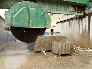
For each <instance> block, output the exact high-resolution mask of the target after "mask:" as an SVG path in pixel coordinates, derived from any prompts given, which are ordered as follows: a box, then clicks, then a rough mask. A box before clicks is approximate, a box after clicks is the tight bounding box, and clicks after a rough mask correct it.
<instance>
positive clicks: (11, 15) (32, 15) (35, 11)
mask: <svg viewBox="0 0 92 69" xmlns="http://www.w3.org/2000/svg"><path fill="white" fill-rule="evenodd" d="M5 20H6V23H7V25H8V26H13V27H25V28H49V26H50V21H51V20H50V16H49V15H48V13H47V12H46V11H45V10H44V9H43V8H42V7H40V6H39V5H38V4H36V3H33V2H29V1H23V2H19V3H17V4H15V5H14V6H12V7H11V8H10V10H9V11H7V12H6V14H5Z"/></svg>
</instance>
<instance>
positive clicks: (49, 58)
mask: <svg viewBox="0 0 92 69" xmlns="http://www.w3.org/2000/svg"><path fill="white" fill-rule="evenodd" d="M5 45H6V46H4V48H3V49H2V50H1V52H0V69H92V52H91V51H76V52H75V53H73V55H72V56H69V55H68V56H61V57H60V56H56V55H54V54H53V53H52V52H47V53H46V54H47V55H46V56H45V55H44V54H42V53H33V52H32V51H31V50H30V49H28V48H29V47H28V46H27V44H26V43H23V42H20V41H17V42H7V43H5ZM0 47H3V45H1V46H0Z"/></svg>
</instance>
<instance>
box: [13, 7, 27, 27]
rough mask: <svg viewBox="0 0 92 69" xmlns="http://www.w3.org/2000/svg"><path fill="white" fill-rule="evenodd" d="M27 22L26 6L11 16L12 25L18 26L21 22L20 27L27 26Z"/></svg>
mask: <svg viewBox="0 0 92 69" xmlns="http://www.w3.org/2000/svg"><path fill="white" fill-rule="evenodd" d="M24 15H25V16H24ZM19 17H20V18H19ZM27 23H28V13H27V9H26V7H23V8H21V9H20V10H19V11H18V12H17V13H16V14H15V15H14V16H13V26H16V27H20V26H21V24H22V27H27Z"/></svg>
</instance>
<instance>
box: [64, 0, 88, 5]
mask: <svg viewBox="0 0 92 69" xmlns="http://www.w3.org/2000/svg"><path fill="white" fill-rule="evenodd" d="M64 1H69V2H75V3H81V4H87V5H88V3H89V0H64Z"/></svg>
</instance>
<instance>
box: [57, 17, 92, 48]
mask: <svg viewBox="0 0 92 69" xmlns="http://www.w3.org/2000/svg"><path fill="white" fill-rule="evenodd" d="M89 20H90V18H89V16H88V15H84V16H82V17H77V18H72V19H69V20H66V21H64V22H63V23H61V22H60V23H57V24H59V25H61V30H60V33H61V35H62V36H66V40H67V41H72V42H74V43H75V45H77V46H81V47H83V48H89V47H90V21H89ZM62 25H63V27H62ZM57 26H58V25H57ZM59 27H60V26H59ZM56 28H58V27H56ZM91 44H92V43H91Z"/></svg>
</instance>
